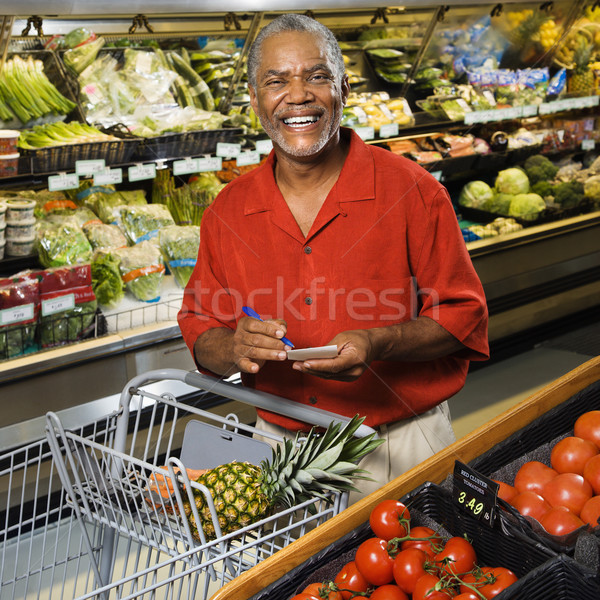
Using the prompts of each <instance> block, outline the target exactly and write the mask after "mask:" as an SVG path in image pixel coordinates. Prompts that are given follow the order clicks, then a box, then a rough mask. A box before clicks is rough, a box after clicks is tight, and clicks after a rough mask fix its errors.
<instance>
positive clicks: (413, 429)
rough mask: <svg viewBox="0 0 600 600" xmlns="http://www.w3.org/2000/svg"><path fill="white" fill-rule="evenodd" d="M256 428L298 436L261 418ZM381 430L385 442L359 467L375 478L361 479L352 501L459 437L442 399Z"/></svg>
mask: <svg viewBox="0 0 600 600" xmlns="http://www.w3.org/2000/svg"><path fill="white" fill-rule="evenodd" d="M256 427H257V428H258V429H261V430H262V431H268V432H270V433H273V434H276V435H278V436H281V437H291V438H294V436H295V433H294V432H293V431H289V430H287V429H284V428H283V427H279V426H278V425H273V424H272V423H268V422H267V421H265V420H263V419H262V418H261V417H257V420H256ZM377 432H378V434H379V436H380V437H381V438H383V439H384V440H385V443H384V444H381V446H379V448H377V449H376V450H375V451H374V452H371V454H369V455H367V456H365V457H364V458H363V459H362V460H361V461H360V462H359V467H360V468H361V469H365V470H367V471H369V473H370V475H369V476H370V477H371V478H372V479H373V480H374V481H363V480H358V481H357V482H356V487H357V488H359V489H360V493H357V492H351V493H350V498H349V503H350V504H352V503H353V502H356V501H357V500H359V499H360V498H361V497H362V495H363V494H370V493H371V492H373V491H375V490H377V489H379V488H380V487H381V486H382V485H384V484H385V483H387V482H388V481H391V480H392V479H395V478H396V477H398V476H400V475H402V474H403V473H404V472H406V471H408V470H409V469H411V468H412V467H414V466H415V465H418V464H419V463H420V462H422V461H424V460H425V459H426V458H429V457H430V456H432V455H433V454H435V453H436V452H439V451H440V450H442V449H443V448H445V447H446V446H448V445H449V444H451V443H453V442H454V441H455V439H456V438H455V436H454V430H453V429H452V424H451V422H450V411H449V408H448V403H447V402H442V403H441V404H440V405H438V406H436V407H434V408H432V409H431V410H429V411H427V412H426V413H423V414H422V415H417V416H415V417H412V418H410V419H406V420H404V421H398V422H396V423H390V424H388V425H381V426H380V427H378V428H377ZM257 437H258V436H257ZM262 439H263V440H264V441H266V442H268V443H270V444H273V443H274V442H273V440H271V439H269V438H262Z"/></svg>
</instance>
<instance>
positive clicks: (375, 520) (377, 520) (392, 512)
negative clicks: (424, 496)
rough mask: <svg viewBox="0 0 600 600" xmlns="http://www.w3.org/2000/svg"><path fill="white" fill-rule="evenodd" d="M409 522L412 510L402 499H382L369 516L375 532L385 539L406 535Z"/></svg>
mask: <svg viewBox="0 0 600 600" xmlns="http://www.w3.org/2000/svg"><path fill="white" fill-rule="evenodd" d="M409 523H410V512H409V510H408V508H406V506H405V505H404V504H403V503H402V502H400V500H382V501H381V502H380V503H379V504H377V506H375V508H374V509H373V510H372V511H371V514H370V516H369V525H370V526H371V529H372V530H373V533H374V534H375V535H376V536H377V537H379V538H382V539H384V540H391V539H392V538H397V537H404V536H405V535H406V533H407V531H408V529H409Z"/></svg>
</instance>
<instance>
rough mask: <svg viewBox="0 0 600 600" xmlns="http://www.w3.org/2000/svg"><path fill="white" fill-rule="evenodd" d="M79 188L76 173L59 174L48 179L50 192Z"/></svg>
mask: <svg viewBox="0 0 600 600" xmlns="http://www.w3.org/2000/svg"><path fill="white" fill-rule="evenodd" d="M78 187H79V177H78V175H77V174H76V173H59V174H58V175H50V177H48V189H49V190H50V191H51V192H60V191H62V190H75V189H77V188H78Z"/></svg>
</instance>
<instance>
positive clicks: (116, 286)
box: [91, 250, 125, 308]
mask: <svg viewBox="0 0 600 600" xmlns="http://www.w3.org/2000/svg"><path fill="white" fill-rule="evenodd" d="M120 263H121V259H120V258H119V256H117V255H116V254H113V253H111V252H110V251H107V250H98V251H96V252H95V253H94V257H93V259H92V264H91V271H92V288H93V290H94V294H95V295H96V299H97V300H98V303H99V304H100V305H102V306H106V307H107V308H115V307H116V306H118V304H119V303H120V302H121V300H123V298H124V296H125V282H124V281H123V279H122V278H121V271H120V269H119V265H120Z"/></svg>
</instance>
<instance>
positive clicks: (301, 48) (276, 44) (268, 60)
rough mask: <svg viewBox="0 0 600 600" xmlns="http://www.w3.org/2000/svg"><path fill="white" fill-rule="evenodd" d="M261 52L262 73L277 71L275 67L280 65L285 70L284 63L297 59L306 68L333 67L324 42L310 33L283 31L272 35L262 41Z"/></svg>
mask: <svg viewBox="0 0 600 600" xmlns="http://www.w3.org/2000/svg"><path fill="white" fill-rule="evenodd" d="M298 36H302V37H298ZM286 38H287V39H286ZM261 50H262V52H261V60H260V67H259V68H260V69H261V70H263V71H264V70H271V69H273V68H275V69H279V67H277V66H275V65H281V67H282V68H284V69H285V65H286V63H290V62H291V61H292V60H293V61H297V60H298V59H300V60H302V61H303V62H304V63H306V64H307V65H309V66H308V67H307V68H312V66H313V65H316V64H320V65H322V66H326V67H327V68H329V69H332V67H333V64H332V61H331V58H330V57H329V56H328V52H327V45H326V43H325V41H324V40H323V39H322V38H321V37H320V36H317V35H315V34H313V33H310V32H304V31H285V32H281V33H277V34H274V35H272V36H270V37H268V38H267V39H265V40H264V42H263V45H262V48H261Z"/></svg>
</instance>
